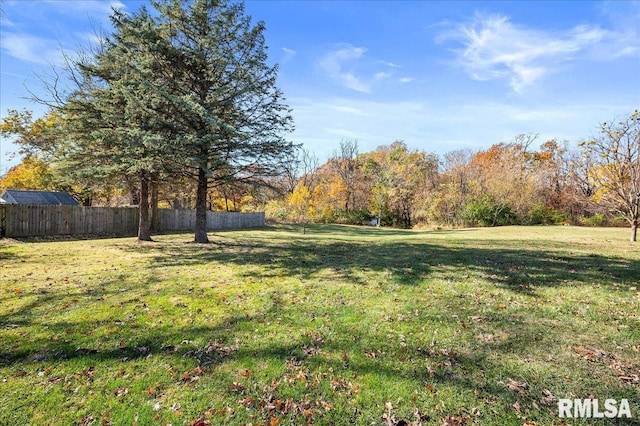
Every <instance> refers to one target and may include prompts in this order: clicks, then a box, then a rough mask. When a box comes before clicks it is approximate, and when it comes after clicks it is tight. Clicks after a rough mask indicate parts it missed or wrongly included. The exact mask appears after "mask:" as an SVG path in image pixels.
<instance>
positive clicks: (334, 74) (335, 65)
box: [319, 44, 371, 93]
mask: <svg viewBox="0 0 640 426" xmlns="http://www.w3.org/2000/svg"><path fill="white" fill-rule="evenodd" d="M365 52H366V49H365V48H363V47H354V46H352V45H350V44H347V45H344V46H342V47H341V48H340V49H338V50H334V51H332V52H329V53H327V54H326V55H325V56H324V57H323V58H322V59H321V60H320V62H319V65H320V68H322V70H323V71H324V72H326V73H327V75H328V76H329V77H330V78H332V79H334V80H336V81H338V82H339V83H340V84H342V85H343V86H345V87H347V88H349V89H353V90H356V91H358V92H362V93H369V92H370V91H371V84H370V83H368V82H365V81H364V80H363V79H362V78H360V77H358V76H357V75H356V74H355V73H354V70H353V69H352V68H350V67H352V66H353V63H354V62H355V61H356V60H358V59H360V58H362V57H363V55H364V53H365Z"/></svg>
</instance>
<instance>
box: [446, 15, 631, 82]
mask: <svg viewBox="0 0 640 426" xmlns="http://www.w3.org/2000/svg"><path fill="white" fill-rule="evenodd" d="M614 39H615V34H613V33H612V32H611V31H608V30H604V29H602V28H600V27H598V26H590V25H578V26H575V27H573V28H570V29H568V30H565V31H561V32H550V31H543V30H539V29H535V28H529V27H525V26H522V25H516V24H514V23H512V22H511V21H510V20H509V18H507V17H506V16H503V15H483V14H476V16H475V17H474V19H473V20H472V21H471V22H469V23H464V24H457V25H455V26H453V28H449V29H448V30H445V31H443V32H442V33H441V34H440V35H439V37H438V38H437V39H436V41H437V42H441V43H444V42H449V41H455V42H459V43H460V44H462V48H457V49H454V53H455V55H456V59H457V63H458V64H459V65H460V66H461V67H462V68H463V69H464V70H465V72H466V73H467V74H469V76H471V78H473V79H475V80H478V81H487V80H497V79H499V80H506V81H507V82H508V84H509V86H510V87H511V88H512V89H513V90H514V91H515V92H521V91H522V90H523V89H524V88H525V87H527V86H530V85H532V84H533V83H535V82H536V81H538V80H540V79H541V78H543V77H545V76H546V75H548V74H550V73H553V72H557V70H558V69H559V68H560V65H561V64H563V63H566V62H568V61H571V60H573V59H576V58H577V57H578V56H579V55H586V54H588V53H589V52H592V51H595V48H596V47H597V46H600V45H601V44H602V43H603V42H605V41H607V42H610V41H612V40H614ZM627 47H628V46H627ZM622 51H623V52H624V53H625V54H629V53H631V50H629V49H628V48H627V49H626V50H622Z"/></svg>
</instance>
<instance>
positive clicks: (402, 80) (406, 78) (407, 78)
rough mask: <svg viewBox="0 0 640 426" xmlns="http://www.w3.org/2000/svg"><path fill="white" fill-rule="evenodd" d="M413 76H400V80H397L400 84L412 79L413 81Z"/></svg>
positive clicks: (409, 81)
mask: <svg viewBox="0 0 640 426" xmlns="http://www.w3.org/2000/svg"><path fill="white" fill-rule="evenodd" d="M414 80H415V78H413V77H402V78H401V79H400V80H398V81H399V82H400V83H402V84H407V83H411V82H412V81H414Z"/></svg>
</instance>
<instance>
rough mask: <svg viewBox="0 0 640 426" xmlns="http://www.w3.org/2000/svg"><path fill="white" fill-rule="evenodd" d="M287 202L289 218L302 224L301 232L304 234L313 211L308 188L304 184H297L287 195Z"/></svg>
mask: <svg viewBox="0 0 640 426" xmlns="http://www.w3.org/2000/svg"><path fill="white" fill-rule="evenodd" d="M287 204H288V207H289V217H290V219H292V220H293V221H294V222H295V223H300V224H302V233H303V234H306V231H307V224H308V223H309V221H310V220H311V218H312V217H313V215H314V212H315V210H314V208H313V203H312V196H311V193H310V192H309V189H308V188H307V187H306V186H305V185H302V184H299V185H297V186H296V187H295V189H294V190H293V193H292V194H291V195H289V197H288V200H287Z"/></svg>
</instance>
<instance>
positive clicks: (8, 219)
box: [0, 204, 265, 238]
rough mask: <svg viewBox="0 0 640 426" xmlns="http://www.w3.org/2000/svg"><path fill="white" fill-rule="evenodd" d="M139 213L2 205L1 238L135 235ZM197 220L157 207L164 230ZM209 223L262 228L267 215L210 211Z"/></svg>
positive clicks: (211, 226)
mask: <svg viewBox="0 0 640 426" xmlns="http://www.w3.org/2000/svg"><path fill="white" fill-rule="evenodd" d="M138 215H139V213H138V208H133V207H80V206H35V205H20V204H0V237H18V238H19V237H40V236H48V235H83V234H85V235H86V234H114V235H122V236H125V235H136V234H137V232H138V220H139V217H138ZM195 223H196V212H195V210H184V209H180V210H178V209H159V210H158V224H159V228H160V229H159V230H160V231H161V232H167V231H169V232H170V231H189V230H193V229H194V228H195ZM207 225H208V229H209V230H221V229H233V228H236V229H241V228H259V227H263V226H265V217H264V213H262V212H258V213H238V212H207Z"/></svg>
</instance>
